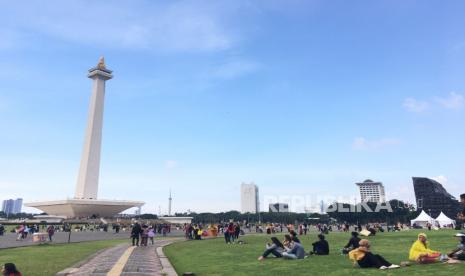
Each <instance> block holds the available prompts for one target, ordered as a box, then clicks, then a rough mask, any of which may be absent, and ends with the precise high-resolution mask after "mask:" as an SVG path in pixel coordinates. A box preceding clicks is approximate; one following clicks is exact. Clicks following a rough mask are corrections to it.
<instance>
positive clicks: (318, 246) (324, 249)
mask: <svg viewBox="0 0 465 276" xmlns="http://www.w3.org/2000/svg"><path fill="white" fill-rule="evenodd" d="M318 239H319V241H316V242H314V243H312V245H313V251H311V252H310V255H313V254H315V255H329V244H328V241H326V240H325V235H323V234H319V235H318Z"/></svg>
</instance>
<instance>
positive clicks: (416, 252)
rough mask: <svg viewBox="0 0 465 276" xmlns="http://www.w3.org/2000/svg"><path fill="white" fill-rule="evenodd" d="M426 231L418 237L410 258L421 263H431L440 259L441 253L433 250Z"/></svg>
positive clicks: (411, 249)
mask: <svg viewBox="0 0 465 276" xmlns="http://www.w3.org/2000/svg"><path fill="white" fill-rule="evenodd" d="M427 238H428V237H427V236H426V234H425V233H420V234H418V239H417V240H416V241H415V242H414V243H413V244H412V247H411V248H410V253H409V259H410V260H411V261H416V262H417V263H420V264H430V263H435V262H437V261H438V258H439V257H440V256H441V253H440V252H438V251H434V250H431V249H430V248H429V242H428V240H427Z"/></svg>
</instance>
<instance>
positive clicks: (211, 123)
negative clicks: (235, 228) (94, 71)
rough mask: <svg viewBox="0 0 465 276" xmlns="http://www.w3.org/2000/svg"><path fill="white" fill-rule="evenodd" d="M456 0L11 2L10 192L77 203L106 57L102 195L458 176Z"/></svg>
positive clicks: (0, 41) (4, 189)
mask: <svg viewBox="0 0 465 276" xmlns="http://www.w3.org/2000/svg"><path fill="white" fill-rule="evenodd" d="M464 10H465V3H463V1H447V3H445V2H443V1H429V2H428V3H425V2H424V1H330V2H329V1H240V0H235V1H112V2H111V3H110V2H108V1H66V4H63V2H61V1H56V2H55V1H47V2H45V3H44V2H42V1H27V2H22V1H14V3H13V2H11V1H2V2H0V83H1V86H0V199H2V198H9V197H23V198H24V199H25V201H31V200H45V199H60V198H64V197H72V196H73V193H74V185H75V183H76V179H77V171H78V167H79V160H80V155H81V148H82V144H83V137H84V129H85V125H86V120H87V108H88V102H89V98H90V88H91V81H90V80H89V79H87V78H86V72H87V70H88V69H89V68H91V67H93V66H94V65H95V64H96V63H97V61H98V58H99V56H101V55H104V56H105V59H106V63H107V66H108V68H110V69H112V70H113V71H114V76H115V77H114V79H112V80H110V81H109V82H108V83H107V94H106V106H105V119H104V137H103V151H102V166H101V178H100V190H99V197H100V198H118V199H134V200H144V201H145V202H147V204H146V206H145V207H144V211H147V212H158V211H159V209H161V210H162V212H166V209H167V197H168V192H169V189H170V188H171V189H172V191H173V198H174V202H173V206H174V210H175V211H186V210H187V209H190V210H194V211H220V210H231V209H239V208H240V195H239V190H240V184H241V182H251V181H253V182H255V183H256V184H257V185H259V188H260V194H261V196H262V201H264V199H263V198H264V197H265V196H309V197H312V198H315V197H323V196H325V197H334V198H353V197H355V196H357V190H356V186H355V185H354V183H355V182H357V181H363V180H364V179H366V178H372V179H374V180H380V181H382V182H383V183H384V185H385V187H386V191H387V193H388V195H389V197H390V198H400V199H404V200H409V201H413V200H414V196H413V187H412V181H411V177H412V176H426V177H435V178H437V179H439V180H440V181H441V182H442V183H443V184H444V186H445V187H446V189H448V190H449V191H450V192H451V193H452V194H453V195H455V196H458V195H459V194H460V193H463V192H464V191H463V184H464V181H465V154H464V153H465V128H464V118H465V99H464V96H465V78H464V77H463V76H464V72H465V28H464V26H465V17H463V11H464Z"/></svg>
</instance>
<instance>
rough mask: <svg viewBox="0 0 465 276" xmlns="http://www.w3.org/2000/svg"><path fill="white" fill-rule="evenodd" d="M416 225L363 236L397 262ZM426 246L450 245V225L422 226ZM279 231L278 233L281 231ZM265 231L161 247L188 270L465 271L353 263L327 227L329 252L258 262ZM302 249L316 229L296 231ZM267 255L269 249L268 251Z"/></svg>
mask: <svg viewBox="0 0 465 276" xmlns="http://www.w3.org/2000/svg"><path fill="white" fill-rule="evenodd" d="M418 233H419V231H415V230H411V231H405V232H398V233H379V234H378V235H377V236H375V237H369V238H368V239H369V240H370V241H371V242H372V250H373V252H374V253H378V254H381V255H383V256H384V257H385V258H386V259H387V260H388V261H390V262H393V263H397V264H398V263H400V262H401V261H405V260H407V259H408V250H409V248H410V245H411V244H412V242H413V241H414V240H415V239H416V236H417V234H418ZM427 233H428V235H429V238H430V242H431V248H432V249H435V250H440V251H441V252H447V251H449V250H451V249H453V248H455V247H456V245H457V244H458V241H457V240H456V238H455V237H453V234H454V233H456V231H452V230H442V231H431V232H427ZM277 236H279V238H280V239H281V237H282V236H280V235H277ZM268 239H269V237H268V236H266V235H246V236H244V237H242V238H241V240H243V241H245V242H246V243H247V244H243V245H239V244H225V243H224V240H223V239H220V238H218V239H210V240H202V241H186V242H178V243H174V244H172V245H169V246H168V247H165V249H164V252H165V254H166V255H167V256H168V257H169V259H170V261H171V263H172V264H173V266H174V267H175V269H176V271H177V272H178V273H179V274H180V275H182V273H184V272H187V271H189V272H194V273H195V274H196V275H304V274H307V275H310V274H312V275H377V274H379V273H382V274H384V275H393V274H396V275H397V274H400V275H409V274H410V275H465V263H462V264H458V265H447V264H441V263H438V264H431V265H417V264H413V265H412V266H410V267H406V268H400V269H397V270H389V271H385V272H384V271H380V270H377V269H360V268H353V267H352V263H351V262H350V261H349V259H348V258H347V257H346V256H342V255H340V253H339V250H340V248H342V246H343V245H345V243H346V242H347V241H348V239H349V234H348V233H330V234H329V235H327V240H328V241H329V243H330V250H331V252H330V256H311V257H309V258H307V259H304V260H296V261H289V260H283V259H276V258H274V257H269V258H268V259H266V260H265V261H263V262H258V261H257V257H258V256H260V255H261V254H262V252H263V250H264V247H265V242H266V241H267V240H268ZM300 239H301V241H302V243H303V245H304V247H305V250H306V251H309V250H310V249H311V248H310V246H311V243H312V242H313V241H314V240H315V239H316V234H315V233H312V234H311V235H307V236H301V237H300ZM270 256H271V255H270Z"/></svg>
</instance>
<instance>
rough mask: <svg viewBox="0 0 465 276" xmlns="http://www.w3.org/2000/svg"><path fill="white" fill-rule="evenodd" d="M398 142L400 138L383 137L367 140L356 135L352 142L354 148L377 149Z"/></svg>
mask: <svg viewBox="0 0 465 276" xmlns="http://www.w3.org/2000/svg"><path fill="white" fill-rule="evenodd" d="M398 144H400V140H398V139H393V138H383V139H379V140H371V141H370V140H367V139H366V138H364V137H357V138H355V139H354V142H353V143H352V148H353V149H354V150H379V149H383V148H385V147H389V146H394V145H398Z"/></svg>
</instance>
